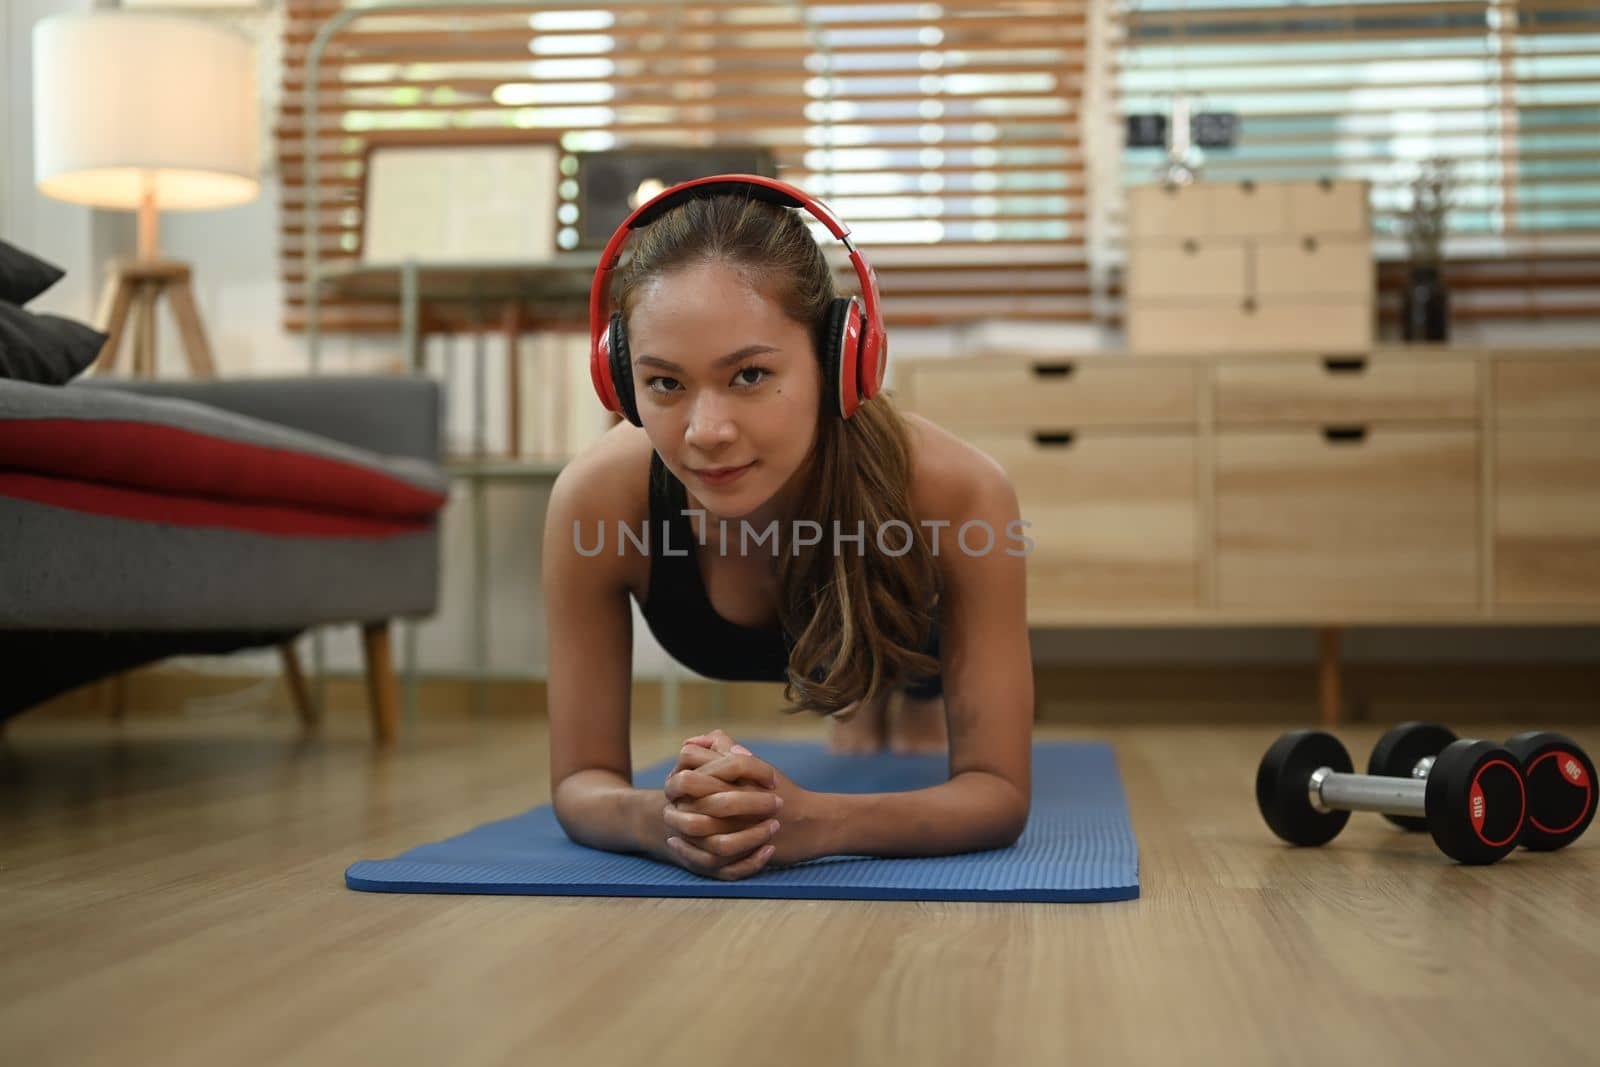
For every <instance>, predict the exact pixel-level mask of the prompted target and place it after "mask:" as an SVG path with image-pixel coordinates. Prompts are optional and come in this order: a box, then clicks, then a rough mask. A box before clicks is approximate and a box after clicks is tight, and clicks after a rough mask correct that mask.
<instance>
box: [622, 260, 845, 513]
mask: <svg viewBox="0 0 1600 1067" xmlns="http://www.w3.org/2000/svg"><path fill="white" fill-rule="evenodd" d="M628 349H629V352H630V354H631V355H632V358H633V389H634V397H635V398H636V399H637V401H638V407H639V417H640V421H642V422H643V423H644V430H645V433H646V434H648V435H649V437H650V443H651V444H652V445H654V446H655V450H656V452H657V453H659V454H660V456H661V459H662V461H663V462H664V463H665V464H666V465H667V468H668V469H669V470H671V471H672V473H673V474H675V475H676V476H677V477H678V478H679V479H680V480H681V481H682V482H683V484H684V485H685V486H686V487H687V488H688V490H689V492H690V493H691V494H692V495H693V496H694V497H695V498H696V499H697V500H698V501H699V502H700V504H701V505H703V506H704V507H705V509H706V510H707V511H708V512H710V513H711V514H714V515H717V516H719V517H721V518H724V519H740V518H751V519H760V520H761V521H762V522H765V521H767V520H768V519H771V518H777V517H778V514H779V512H781V510H782V502H783V501H784V500H786V499H787V498H788V497H789V496H790V494H792V492H793V485H794V482H795V480H796V476H797V475H799V473H800V472H801V470H802V467H803V465H804V464H805V461H806V458H807V456H808V455H809V453H810V451H811V447H812V444H813V442H814V440H815V438H816V430H817V425H816V423H817V404H818V394H819V392H820V390H821V388H822V375H821V371H820V370H819V368H818V367H817V359H816V356H815V354H814V353H813V351H812V346H811V335H810V332H809V331H808V330H807V329H806V327H804V326H802V325H801V324H800V323H798V322H795V321H794V320H793V319H791V318H789V316H787V315H786V314H784V312H783V309H782V307H780V306H779V305H778V304H777V302H776V301H774V300H772V299H770V298H768V297H767V296H765V295H764V294H762V293H760V292H757V291H756V290H755V289H752V288H751V287H750V286H749V285H747V284H746V283H745V281H744V279H743V278H742V277H741V276H740V274H739V272H738V271H736V270H734V269H733V268H731V267H729V266H728V265H726V264H724V263H720V262H712V263H702V264H697V265H694V266H690V267H685V268H683V269H681V270H677V271H673V272H671V273H669V274H665V275H661V276H659V277H657V278H655V279H653V280H651V281H650V282H647V283H646V284H645V286H644V287H643V288H642V289H641V292H640V295H639V298H638V300H637V302H636V303H635V304H634V307H633V313H632V315H631V316H630V317H629V319H628ZM730 469H732V470H736V471H737V474H736V475H735V476H732V477H726V476H724V477H715V476H714V475H715V474H717V473H718V472H726V471H729V470H730ZM768 504H772V505H773V507H770V508H769V507H767V506H766V505H768Z"/></svg>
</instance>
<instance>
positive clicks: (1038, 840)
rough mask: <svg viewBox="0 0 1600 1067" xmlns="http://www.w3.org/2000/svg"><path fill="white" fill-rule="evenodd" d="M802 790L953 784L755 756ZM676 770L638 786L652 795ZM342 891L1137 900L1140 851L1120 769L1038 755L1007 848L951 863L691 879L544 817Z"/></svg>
mask: <svg viewBox="0 0 1600 1067" xmlns="http://www.w3.org/2000/svg"><path fill="white" fill-rule="evenodd" d="M749 745H750V748H752V749H753V750H754V751H755V753H756V755H758V756H760V757H761V758H762V759H765V760H767V761H769V762H770V763H771V764H772V765H773V766H775V767H777V768H778V769H779V770H781V771H783V773H784V774H786V775H788V776H789V777H790V778H791V779H792V780H793V781H794V782H795V784H797V785H800V786H803V787H805V788H806V789H812V790H817V791H820V792H825V793H896V792H902V791H906V790H912V789H922V788H926V787H928V786H933V785H938V784H939V783H941V782H943V781H945V780H946V779H947V778H948V776H949V764H948V760H947V758H946V757H945V756H943V755H937V756H897V755H876V756H861V755H852V756H845V755H834V754H831V753H829V752H827V751H826V750H825V749H824V747H823V746H822V744H821V743H818V742H797V741H761V742H750V743H749ZM675 763H676V757H675V756H674V757H673V758H671V759H667V760H663V761H662V762H660V763H657V764H655V765H654V766H652V767H650V768H648V769H646V770H643V771H640V772H638V773H636V774H635V775H634V785H635V786H636V787H638V788H641V789H644V788H651V789H659V788H661V786H662V785H663V784H664V783H665V781H666V777H667V774H668V773H669V772H670V771H671V769H672V767H673V766H674V765H675ZM345 885H347V886H348V887H349V888H351V889H359V890H364V891H367V892H377V893H508V894H512V893H515V894H530V895H537V896H603V897H745V898H749V897H760V898H781V899H796V900H995V901H1092V900H1133V899H1135V898H1137V897H1138V895H1139V850H1138V846H1137V844H1136V843H1135V842H1134V839H1133V827H1132V825H1131V824H1130V823H1129V819H1128V802H1127V798H1126V797H1125V796H1124V795H1123V791H1122V780H1121V779H1120V778H1119V777H1118V775H1117V765H1116V759H1115V758H1114V757H1113V755H1112V753H1111V748H1110V746H1109V745H1105V744H1101V743H1069V742H1043V741H1041V742H1035V743H1034V746H1033V808H1032V813H1031V815H1030V817H1029V819H1028V827H1027V829H1026V830H1024V831H1023V834H1022V837H1021V838H1020V839H1018V841H1017V843H1016V844H1015V845H1013V846H1011V847H1010V848H1004V849H995V850H992V851H987V852H970V853H966V854H964V855H958V856H938V857H927V858H915V859H879V858H876V857H870V856H827V857H824V858H822V859H817V860H811V861H809V862H807V863H802V864H797V865H795V866H793V867H785V868H782V869H768V870H765V871H762V872H761V873H760V874H757V875H755V876H753V877H751V878H747V879H743V880H741V881H734V882H723V881H719V880H717V879H714V878H706V877H703V876H701V875H697V874H691V873H690V872H688V871H686V870H683V869H682V868H679V867H672V866H669V865H667V864H665V863H660V862H658V861H656V860H653V859H648V858H646V857H644V856H636V855H623V854H619V853H614V852H602V851H599V850H597V849H591V848H587V847H585V846H583V845H578V844H575V843H573V842H572V841H571V840H569V839H568V838H567V836H566V834H565V833H564V832H563V831H562V829H561V827H560V825H559V824H558V823H557V822H556V818H555V811H554V809H553V808H551V807H550V805H548V804H546V805H542V806H540V807H537V808H534V809H533V810H532V811H529V812H525V813H524V814H522V815H518V816H515V817H513V818H510V819H502V820H500V821H498V822H491V823H486V824H485V825H483V826H480V827H478V828H477V829H475V830H469V831H467V832H466V833H464V834H461V835H459V836H457V837H452V838H449V839H448V840H445V841H439V842H435V843H434V844H431V845H423V846H421V847H420V848H414V849H411V850H410V851H409V852H404V853H402V854H400V855H399V856H396V857H395V858H394V859H390V860H362V861H361V862H359V863H355V864H352V865H351V866H350V868H349V869H348V870H346V871H345Z"/></svg>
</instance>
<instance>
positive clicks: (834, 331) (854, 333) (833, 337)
mask: <svg viewBox="0 0 1600 1067" xmlns="http://www.w3.org/2000/svg"><path fill="white" fill-rule="evenodd" d="M860 324H861V316H860V315H859V314H858V313H857V311H856V302H855V299H854V298H853V297H851V298H840V299H837V300H835V301H834V302H833V307H832V308H830V309H829V311H828V321H827V325H826V326H825V327H824V329H823V333H822V390H823V392H824V394H826V395H827V396H828V397H830V398H831V399H830V400H829V401H827V403H828V406H829V408H830V409H831V410H833V411H834V412H836V413H838V415H839V417H840V418H845V419H848V418H849V417H850V416H852V415H854V414H855V413H856V408H857V407H859V406H860V398H859V397H858V396H857V393H856V366H855V363H856V359H855V357H856V353H855V349H856V346H857V345H858V344H859V342H860V336H861V334H860ZM852 326H854V327H855V328H854V329H852V328H851V327H852Z"/></svg>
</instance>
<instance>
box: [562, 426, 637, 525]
mask: <svg viewBox="0 0 1600 1067" xmlns="http://www.w3.org/2000/svg"><path fill="white" fill-rule="evenodd" d="M653 453H654V449H652V448H651V446H650V438H649V437H648V436H646V434H645V432H644V430H642V429H640V428H639V427H637V426H634V425H633V424H632V423H628V422H619V423H618V424H617V425H615V426H613V427H611V429H609V430H607V431H606V432H605V433H603V434H601V435H600V436H599V437H597V438H595V439H594V440H593V441H591V442H589V443H588V444H587V445H585V446H584V448H583V449H582V451H580V452H579V453H578V454H577V455H575V456H573V457H572V459H570V460H569V461H568V462H567V464H566V465H565V466H564V467H562V469H561V473H560V475H558V476H557V478H556V484H555V488H554V490H553V492H558V493H561V494H563V495H564V496H565V497H566V498H567V499H569V500H570V501H571V502H572V503H573V505H574V507H575V509H576V510H577V511H579V512H582V513H583V515H584V516H585V517H586V518H591V519H604V520H608V521H614V522H625V523H630V524H633V525H637V524H638V523H639V522H641V521H647V520H648V519H649V517H650V457H651V455H652V454H653Z"/></svg>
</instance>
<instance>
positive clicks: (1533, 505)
mask: <svg viewBox="0 0 1600 1067" xmlns="http://www.w3.org/2000/svg"><path fill="white" fill-rule="evenodd" d="M1494 471H1495V477H1494V597H1495V602H1496V603H1498V604H1505V605H1513V604H1514V605H1518V606H1525V605H1565V604H1600V426H1593V427H1590V426H1581V427H1580V426H1567V427H1559V428H1554V429H1536V428H1532V427H1505V428H1502V429H1500V430H1499V431H1498V432H1497V433H1496V434H1495V460H1494Z"/></svg>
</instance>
